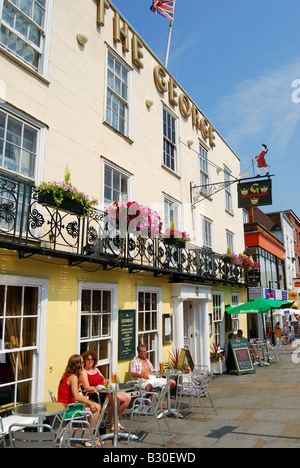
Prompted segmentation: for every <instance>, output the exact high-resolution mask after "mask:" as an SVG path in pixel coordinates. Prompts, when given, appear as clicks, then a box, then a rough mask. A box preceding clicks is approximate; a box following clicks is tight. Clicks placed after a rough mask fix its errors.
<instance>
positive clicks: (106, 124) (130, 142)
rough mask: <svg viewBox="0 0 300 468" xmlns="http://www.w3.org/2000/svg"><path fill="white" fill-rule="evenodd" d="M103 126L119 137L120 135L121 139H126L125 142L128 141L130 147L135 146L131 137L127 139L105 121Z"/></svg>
mask: <svg viewBox="0 0 300 468" xmlns="http://www.w3.org/2000/svg"><path fill="white" fill-rule="evenodd" d="M102 123H103V125H105V127H107V128H109V129H110V130H112V131H113V132H114V133H116V134H117V135H119V136H120V137H122V138H124V140H126V141H127V142H128V143H129V144H130V145H133V143H134V141H133V140H131V139H130V138H129V137H127V136H126V135H124V134H123V133H121V132H119V130H116V129H115V128H114V127H112V126H111V125H109V124H108V123H107V122H105V120H104V121H103V122H102Z"/></svg>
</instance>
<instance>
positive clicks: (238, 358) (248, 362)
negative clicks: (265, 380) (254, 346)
mask: <svg viewBox="0 0 300 468" xmlns="http://www.w3.org/2000/svg"><path fill="white" fill-rule="evenodd" d="M228 354H229V356H228V361H229V362H230V361H231V362H233V361H234V363H235V367H236V370H237V372H238V374H239V375H241V374H255V373H256V371H255V367H254V364H253V360H252V357H251V354H250V349H249V343H248V341H247V340H246V339H245V338H241V339H239V338H237V339H235V340H230V346H229V348H228Z"/></svg>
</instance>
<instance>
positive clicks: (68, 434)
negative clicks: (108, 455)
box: [59, 399, 109, 448]
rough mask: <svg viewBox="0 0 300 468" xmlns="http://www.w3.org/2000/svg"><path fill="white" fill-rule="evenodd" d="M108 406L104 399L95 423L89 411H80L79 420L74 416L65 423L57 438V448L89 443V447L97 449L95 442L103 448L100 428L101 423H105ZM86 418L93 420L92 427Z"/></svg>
mask: <svg viewBox="0 0 300 468" xmlns="http://www.w3.org/2000/svg"><path fill="white" fill-rule="evenodd" d="M108 404H109V401H108V399H106V400H105V401H104V403H103V406H102V409H101V413H100V416H99V418H98V421H97V423H96V422H95V419H94V416H93V414H92V413H91V412H90V411H82V412H81V417H80V418H78V417H77V416H76V414H74V415H73V416H72V418H71V419H70V420H69V422H68V423H67V425H66V427H65V429H64V430H63V431H62V432H61V435H60V437H59V446H60V447H61V448H69V447H70V446H71V443H72V442H83V443H86V442H89V443H90V445H89V446H91V447H94V448H97V447H98V445H97V440H99V442H100V445H101V447H102V448H103V441H102V438H101V435H100V428H101V425H102V423H103V422H104V423H105V419H106V415H107V407H108ZM88 418H91V419H92V420H93V423H94V427H91V425H90V423H89V421H88Z"/></svg>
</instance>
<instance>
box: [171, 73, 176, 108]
mask: <svg viewBox="0 0 300 468" xmlns="http://www.w3.org/2000/svg"><path fill="white" fill-rule="evenodd" d="M175 88H177V84H176V83H175V81H174V80H173V78H172V77H170V79H169V103H170V104H171V105H172V106H174V107H176V106H178V102H177V99H176V98H177V93H176V91H175Z"/></svg>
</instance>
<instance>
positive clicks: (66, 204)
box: [38, 193, 86, 215]
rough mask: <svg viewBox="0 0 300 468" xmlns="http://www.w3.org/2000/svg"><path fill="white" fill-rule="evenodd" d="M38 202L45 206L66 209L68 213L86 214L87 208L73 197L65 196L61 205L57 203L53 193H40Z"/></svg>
mask: <svg viewBox="0 0 300 468" xmlns="http://www.w3.org/2000/svg"><path fill="white" fill-rule="evenodd" d="M38 202H39V203H40V204H41V205H44V206H50V207H53V208H58V209H60V210H63V211H66V212H67V213H71V214H77V215H85V214H86V209H85V208H84V206H83V205H81V203H78V202H77V201H76V200H72V199H71V198H64V199H63V201H62V202H61V204H60V205H57V203H55V201H54V197H53V195H52V193H39V194H38Z"/></svg>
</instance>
